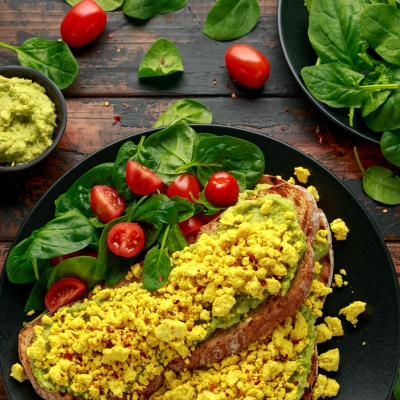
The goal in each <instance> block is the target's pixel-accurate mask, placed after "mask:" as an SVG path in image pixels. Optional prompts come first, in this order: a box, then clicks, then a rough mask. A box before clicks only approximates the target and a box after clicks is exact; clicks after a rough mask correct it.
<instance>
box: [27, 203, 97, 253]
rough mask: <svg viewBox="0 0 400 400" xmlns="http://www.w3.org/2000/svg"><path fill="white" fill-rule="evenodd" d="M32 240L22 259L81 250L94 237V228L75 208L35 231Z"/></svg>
mask: <svg viewBox="0 0 400 400" xmlns="http://www.w3.org/2000/svg"><path fill="white" fill-rule="evenodd" d="M31 237H32V239H33V240H32V242H31V243H30V244H29V247H28V248H27V249H26V251H25V253H24V254H23V255H22V256H21V258H22V259H29V258H38V259H49V258H52V257H58V256H62V255H64V254H68V253H72V252H74V251H77V250H81V249H83V248H85V247H86V246H88V245H89V244H90V243H91V241H92V239H93V237H94V228H93V226H92V224H91V223H90V222H89V220H88V219H87V218H85V217H84V216H83V215H82V214H80V213H79V212H77V211H75V210H71V211H68V212H66V213H64V214H62V215H60V216H59V217H57V218H55V219H53V220H51V221H50V222H48V223H47V224H46V225H45V226H44V227H43V228H41V229H39V230H37V231H34V232H33V233H32V235H31Z"/></svg>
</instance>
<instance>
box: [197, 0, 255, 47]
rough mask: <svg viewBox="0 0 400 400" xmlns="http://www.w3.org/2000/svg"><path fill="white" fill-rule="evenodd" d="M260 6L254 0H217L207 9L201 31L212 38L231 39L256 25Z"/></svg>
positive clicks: (244, 33) (249, 30)
mask: <svg viewBox="0 0 400 400" xmlns="http://www.w3.org/2000/svg"><path fill="white" fill-rule="evenodd" d="M259 18H260V6H259V5H258V2H257V1H256V0H218V1H217V2H216V3H215V4H214V6H213V7H212V8H211V10H210V11H209V13H208V15H207V18H206V22H205V23H204V27H203V33H204V34H205V35H207V36H208V37H209V38H211V39H214V40H220V41H224V40H233V39H238V38H241V37H242V36H245V35H247V34H248V33H249V32H251V31H252V29H253V28H254V27H255V26H256V25H257V22H258V20H259Z"/></svg>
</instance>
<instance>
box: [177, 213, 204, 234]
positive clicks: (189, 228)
mask: <svg viewBox="0 0 400 400" xmlns="http://www.w3.org/2000/svg"><path fill="white" fill-rule="evenodd" d="M178 226H179V228H180V229H181V231H182V233H183V234H184V235H185V236H188V235H190V234H192V233H195V232H197V231H198V230H199V229H200V228H201V227H202V226H203V224H202V223H201V222H200V221H199V220H198V219H197V218H196V217H190V218H189V219H187V220H185V221H182V222H178Z"/></svg>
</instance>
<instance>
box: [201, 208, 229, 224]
mask: <svg viewBox="0 0 400 400" xmlns="http://www.w3.org/2000/svg"><path fill="white" fill-rule="evenodd" d="M222 213H223V211H220V212H218V213H216V214H214V215H205V214H196V215H195V217H196V218H197V219H198V220H199V221H200V222H202V223H203V224H208V223H209V222H211V221H212V220H214V219H215V218H218V217H219V216H220V215H221V214H222Z"/></svg>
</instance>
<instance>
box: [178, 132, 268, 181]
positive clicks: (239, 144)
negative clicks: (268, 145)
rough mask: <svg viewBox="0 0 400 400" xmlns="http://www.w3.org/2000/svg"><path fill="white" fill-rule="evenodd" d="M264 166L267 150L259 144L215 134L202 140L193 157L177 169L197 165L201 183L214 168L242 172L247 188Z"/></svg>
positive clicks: (215, 169) (256, 178)
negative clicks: (258, 145) (265, 151)
mask: <svg viewBox="0 0 400 400" xmlns="http://www.w3.org/2000/svg"><path fill="white" fill-rule="evenodd" d="M264 167H265V159H264V154H263V153H262V151H261V150H260V149H259V148H258V147H257V146H256V145H254V144H252V143H250V142H247V141H246V140H242V139H238V138H234V137H231V136H216V137H212V138H207V139H203V140H201V141H200V142H199V143H198V144H197V147H196V151H195V154H194V158H193V159H192V161H191V162H190V163H188V164H186V165H183V166H182V167H180V168H178V170H177V172H182V171H184V170H187V169H188V168H196V170H197V178H198V180H199V182H200V183H201V185H202V186H205V185H206V183H207V181H208V179H210V177H211V175H213V174H214V173H215V172H218V171H227V172H229V173H231V172H233V173H235V172H241V173H242V174H244V176H245V178H246V189H250V188H252V187H253V186H254V185H255V184H256V183H257V182H258V181H259V180H260V178H261V176H262V174H263V173H264Z"/></svg>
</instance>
